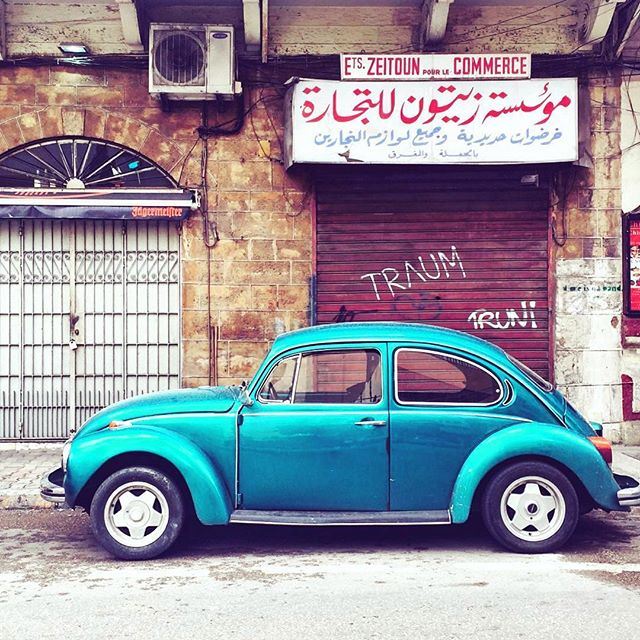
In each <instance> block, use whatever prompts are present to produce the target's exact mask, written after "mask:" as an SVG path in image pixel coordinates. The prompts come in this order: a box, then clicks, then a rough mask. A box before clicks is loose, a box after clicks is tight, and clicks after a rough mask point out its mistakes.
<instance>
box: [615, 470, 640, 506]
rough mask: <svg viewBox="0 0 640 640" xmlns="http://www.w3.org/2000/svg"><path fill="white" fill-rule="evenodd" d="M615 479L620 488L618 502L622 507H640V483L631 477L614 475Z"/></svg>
mask: <svg viewBox="0 0 640 640" xmlns="http://www.w3.org/2000/svg"><path fill="white" fill-rule="evenodd" d="M613 477H614V478H615V480H616V482H617V483H618V485H619V486H620V490H619V491H618V502H619V503H620V506H621V507H637V506H640V482H638V480H636V479H635V478H632V477H631V476H624V475H621V474H619V473H614V474H613Z"/></svg>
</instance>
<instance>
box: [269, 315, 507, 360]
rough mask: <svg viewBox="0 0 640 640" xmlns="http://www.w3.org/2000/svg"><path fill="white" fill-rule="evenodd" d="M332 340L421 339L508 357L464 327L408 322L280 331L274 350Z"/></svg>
mask: <svg viewBox="0 0 640 640" xmlns="http://www.w3.org/2000/svg"><path fill="white" fill-rule="evenodd" d="M328 342H420V343H425V344H431V345H440V346H444V347H452V348H455V349H461V350H463V351H468V352H471V353H474V354H476V355H479V356H484V357H486V358H489V359H492V358H493V359H495V358H498V359H500V360H504V359H505V353H504V351H503V350H502V349H500V347H497V346H496V345H494V344H491V343H490V342H487V341H486V340H482V339H481V338H476V337H475V336H472V335H470V334H468V333H463V332H462V331H455V330H454V329H445V328H444V327H436V326H434V325H430V324H417V323H408V322H341V323H339V324H322V325H316V326H313V327H307V328H304V329H298V330H297V331H290V332H289V333H283V334H281V335H279V336H278V337H277V338H276V340H275V342H274V343H273V350H274V351H277V352H283V351H288V350H289V349H295V348H297V347H304V346H307V345H313V344H325V343H328Z"/></svg>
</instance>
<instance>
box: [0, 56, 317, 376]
mask: <svg viewBox="0 0 640 640" xmlns="http://www.w3.org/2000/svg"><path fill="white" fill-rule="evenodd" d="M257 100H260V103H259V104H258V105H257V106H256V108H255V109H254V110H253V112H252V116H251V118H248V119H247V121H246V123H245V126H244V128H243V129H242V131H241V132H240V134H238V135H236V136H229V137H216V138H211V139H210V140H209V142H208V147H209V162H208V166H207V171H208V183H209V191H208V205H209V217H210V220H211V221H212V223H213V224H215V225H216V226H217V229H218V233H219V241H218V242H217V244H215V246H213V247H212V248H211V249H208V248H207V247H206V246H205V243H204V240H203V219H202V215H201V214H199V213H198V214H195V215H194V216H193V217H192V218H190V219H189V220H188V221H187V222H186V223H185V224H184V226H183V230H182V270H183V272H182V282H183V329H182V337H183V363H182V373H183V383H184V384H185V385H198V384H206V383H208V381H209V380H210V379H213V380H216V379H217V380H218V381H219V382H221V383H225V382H230V381H237V380H240V379H242V378H246V377H249V376H250V375H251V374H252V373H253V371H254V370H255V367H256V365H257V363H258V362H259V361H260V360H261V358H262V356H263V354H264V352H265V350H266V349H267V347H268V344H269V341H270V340H272V339H273V337H274V336H275V335H276V334H277V333H279V332H282V331H285V330H289V329H294V328H297V327H300V326H303V325H305V324H307V308H308V283H309V277H310V273H311V236H312V231H311V216H310V202H311V194H310V192H309V185H308V184H306V183H304V181H301V180H296V179H295V178H293V177H291V176H289V175H285V172H284V169H283V167H282V163H281V161H280V157H281V150H280V148H279V144H278V140H281V139H282V113H281V109H282V106H281V105H282V100H281V99H280V98H279V97H278V96H273V95H272V94H269V93H268V92H263V91H262V90H261V91H260V94H258V93H257V92H251V91H249V92H248V95H247V104H252V103H253V102H255V101H257ZM249 101H250V102H249ZM217 118H218V120H220V121H226V120H228V119H230V118H233V110H232V109H230V108H227V110H226V111H224V112H223V113H220V114H218V115H217ZM211 119H212V124H215V121H216V111H215V107H213V106H212V107H211ZM200 123H201V112H200V109H199V107H198V108H195V107H190V106H189V105H176V106H175V107H174V109H173V111H172V112H171V113H163V112H162V111H161V109H160V105H159V103H158V102H157V101H156V100H154V99H152V98H151V97H150V96H149V94H148V91H147V74H146V72H144V71H93V70H91V71H78V72H76V71H73V70H67V69H55V68H51V69H50V68H48V67H37V68H2V69H0V152H3V151H5V150H7V149H10V148H13V147H15V146H17V145H20V144H23V143H25V142H31V141H34V140H38V139H41V138H46V137H51V136H60V135H85V136H93V137H96V138H102V139H105V140H111V141H113V142H117V143H120V144H124V145H127V146H129V147H131V148H133V149H134V150H136V151H138V152H140V153H142V154H144V155H145V156H147V157H149V158H150V159H151V160H153V161H155V162H157V163H158V164H159V165H160V166H162V167H163V168H165V169H166V170H167V171H169V172H170V173H171V174H172V175H173V176H174V177H175V178H176V179H179V180H180V182H181V183H182V184H186V185H189V186H199V185H200V182H201V177H200V175H201V171H200V168H201V151H202V143H201V142H199V143H198V144H196V146H195V147H194V143H196V141H197V135H196V128H197V127H198V126H199V125H200ZM209 258H210V271H209V267H208V265H207V262H208V259H209ZM209 276H210V278H211V280H210V284H209V285H208V284H207V282H208V279H209ZM209 318H210V320H209ZM210 326H211V327H213V331H214V334H215V333H217V334H218V335H219V341H218V344H217V353H218V358H217V362H216V363H211V366H210V358H209V333H210V329H209V327H210ZM210 376H211V378H210Z"/></svg>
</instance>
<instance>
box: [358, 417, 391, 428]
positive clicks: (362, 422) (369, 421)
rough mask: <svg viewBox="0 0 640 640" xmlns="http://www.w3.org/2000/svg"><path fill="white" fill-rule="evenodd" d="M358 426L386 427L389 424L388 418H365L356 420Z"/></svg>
mask: <svg viewBox="0 0 640 640" xmlns="http://www.w3.org/2000/svg"><path fill="white" fill-rule="evenodd" d="M354 424H355V425H356V427H384V426H386V424H387V421H386V420H373V419H372V418H363V419H362V420H358V422H354Z"/></svg>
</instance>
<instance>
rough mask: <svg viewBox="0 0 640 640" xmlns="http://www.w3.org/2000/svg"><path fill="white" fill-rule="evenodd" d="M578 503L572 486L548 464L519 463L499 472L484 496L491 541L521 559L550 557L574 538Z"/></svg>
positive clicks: (486, 524)
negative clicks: (523, 556)
mask: <svg viewBox="0 0 640 640" xmlns="http://www.w3.org/2000/svg"><path fill="white" fill-rule="evenodd" d="M579 515H580V503H579V500H578V496H577V494H576V490H575V489H574V487H573V485H572V483H571V481H570V480H569V479H568V478H567V476H566V475H565V474H564V473H562V472H561V471H560V470H558V469H556V468H555V467H554V466H552V465H550V464H546V463H544V462H518V463H515V464H512V465H509V466H508V467H505V468H503V469H502V470H500V471H498V472H497V473H496V474H495V475H494V476H493V477H492V478H491V479H490V480H489V483H488V484H487V486H486V488H485V491H484V494H483V496H482V519H483V521H484V524H485V526H486V528H487V530H488V531H489V533H490V534H491V536H492V537H493V538H494V539H495V540H496V541H497V542H498V543H499V544H501V545H502V546H503V547H506V548H507V549H509V550H510V551H516V552H518V553H547V552H550V551H555V550H557V549H559V548H560V547H562V546H563V545H564V544H565V543H566V542H567V540H568V539H569V538H570V537H571V535H572V534H573V532H574V530H575V528H576V525H577V523H578V517H579Z"/></svg>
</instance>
